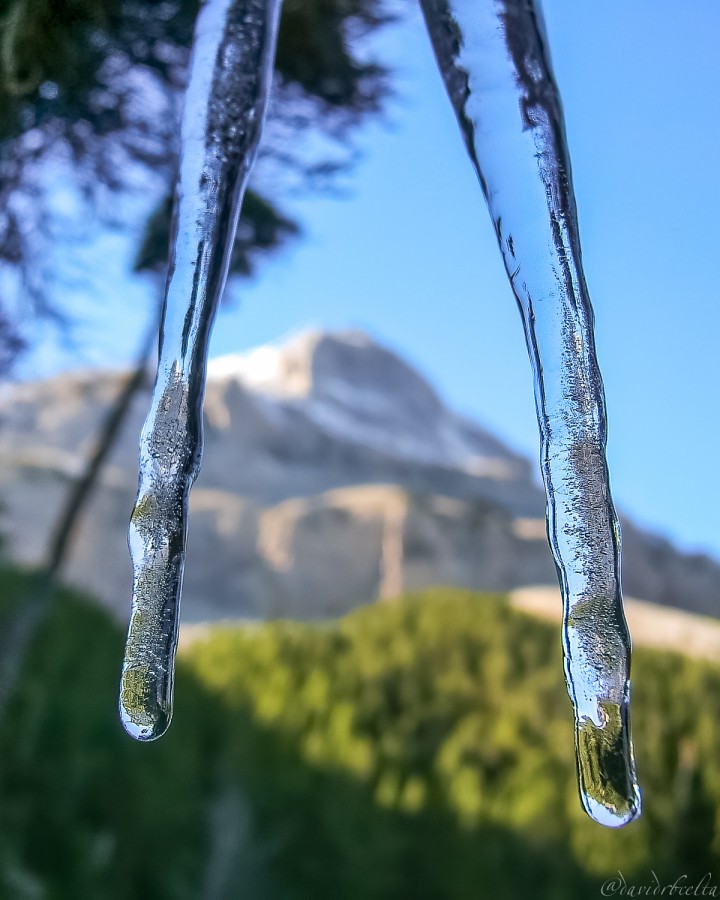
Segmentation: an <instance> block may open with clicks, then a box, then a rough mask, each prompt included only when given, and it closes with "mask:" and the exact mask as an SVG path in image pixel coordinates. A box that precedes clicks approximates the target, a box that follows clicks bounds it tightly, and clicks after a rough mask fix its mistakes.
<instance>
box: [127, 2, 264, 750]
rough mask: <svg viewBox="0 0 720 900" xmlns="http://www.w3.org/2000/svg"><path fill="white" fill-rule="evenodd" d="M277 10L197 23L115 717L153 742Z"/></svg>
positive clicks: (171, 661)
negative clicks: (209, 364) (218, 318)
mask: <svg viewBox="0 0 720 900" xmlns="http://www.w3.org/2000/svg"><path fill="white" fill-rule="evenodd" d="M279 12H280V0H206V2H205V4H204V5H203V7H202V9H201V11H200V14H199V16H198V20H197V24H196V27H195V37H194V40H193V50H192V58H191V62H190V74H189V79H188V87H187V92H186V97H185V108H184V111H183V119H182V133H181V148H180V171H179V177H178V186H177V192H176V194H177V202H176V208H175V227H174V234H175V238H174V243H173V246H172V247H171V257H170V272H169V276H168V283H167V288H166V294H165V306H164V311H163V324H162V330H161V334H160V356H159V360H158V372H157V378H156V381H155V387H154V390H153V397H152V402H151V406H150V412H149V414H148V417H147V419H146V421H145V425H144V427H143V432H142V436H141V439H140V481H139V486H138V494H137V500H136V502H135V507H134V509H133V513H132V518H131V522H130V531H129V536H128V543H129V546H130V555H131V557H132V562H133V601H132V612H131V618H130V627H129V630H128V639H127V646H126V651H125V659H124V662H123V672H122V679H121V685H120V718H121V720H122V723H123V725H124V727H125V730H126V731H127V732H128V734H130V735H131V736H132V737H134V738H137V739H138V740H142V741H147V740H153V739H155V738H157V737H160V736H161V735H162V734H163V733H164V732H165V730H166V729H167V727H168V725H169V724H170V719H171V716H172V699H173V671H174V665H175V652H176V648H177V636H178V613H179V603H180V592H181V589H182V577H183V566H184V563H185V544H186V537H187V506H188V495H189V492H190V487H191V485H192V482H193V481H194V479H195V476H196V475H197V472H198V469H199V466H200V458H201V455H202V402H203V395H204V391H205V366H206V360H207V348H208V340H209V337H210V331H211V328H212V324H213V321H214V318H215V312H216V310H217V306H218V303H219V300H220V296H221V294H222V291H223V288H224V286H225V281H226V278H227V270H228V265H229V261H230V254H231V251H232V245H233V239H234V237H235V231H236V229H237V222H238V215H239V212H240V204H241V201H242V196H243V193H244V190H245V186H246V183H247V178H248V175H249V172H250V168H251V166H252V163H253V160H254V157H255V152H256V150H257V144H258V139H259V136H260V126H261V124H262V121H263V119H264V115H265V109H266V107H267V97H268V90H269V86H270V80H271V75H272V68H273V58H274V53H275V44H276V39H277V23H278V17H279Z"/></svg>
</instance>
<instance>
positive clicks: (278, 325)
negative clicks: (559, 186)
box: [28, 0, 720, 556]
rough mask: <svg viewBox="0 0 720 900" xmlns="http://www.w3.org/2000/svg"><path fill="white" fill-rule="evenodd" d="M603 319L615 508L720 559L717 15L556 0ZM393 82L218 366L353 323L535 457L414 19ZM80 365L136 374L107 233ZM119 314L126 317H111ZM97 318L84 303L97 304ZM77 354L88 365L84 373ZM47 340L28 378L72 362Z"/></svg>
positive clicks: (394, 58) (136, 289)
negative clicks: (101, 296) (123, 366)
mask: <svg viewBox="0 0 720 900" xmlns="http://www.w3.org/2000/svg"><path fill="white" fill-rule="evenodd" d="M543 7H544V10H545V16H546V20H547V25H548V32H549V39H550V45H551V50H552V56H553V61H554V65H555V71H556V75H557V78H558V81H559V84H560V89H561V93H562V96H563V100H564V106H565V113H566V122H567V131H568V139H569V144H570V152H571V157H572V161H573V171H574V176H575V187H576V193H577V198H578V207H579V212H580V229H581V235H582V240H583V250H584V259H585V267H586V274H587V278H588V283H589V287H590V293H591V296H592V299H593V304H594V306H595V312H596V334H597V344H598V354H599V359H600V365H601V369H602V372H603V376H604V380H605V388H606V395H607V401H608V413H609V447H608V456H609V461H610V466H611V479H612V484H613V489H614V494H615V499H616V502H617V504H618V506H619V507H620V509H621V510H624V511H626V512H627V513H628V514H629V515H631V516H632V517H633V518H634V519H635V520H636V521H638V522H639V523H640V524H643V525H646V526H650V527H652V528H653V529H654V530H657V531H659V532H661V533H664V534H666V535H667V536H669V537H671V538H673V539H674V540H676V541H677V542H679V543H680V544H681V546H683V547H685V548H688V549H695V548H698V549H703V548H704V549H708V550H711V551H712V552H714V553H715V554H716V555H719V556H720V525H718V507H719V506H720V477H719V476H718V472H717V467H716V462H715V460H716V455H717V447H718V445H719V444H720V424H719V422H718V419H719V417H718V412H717V410H718V403H717V400H716V395H717V392H718V388H719V387H720V362H719V361H718V360H719V359H720V352H718V346H717V345H718V335H720V287H719V282H718V277H717V274H716V268H717V264H716V260H717V256H718V246H720V225H719V217H718V214H717V206H718V201H720V166H718V153H719V151H720V125H719V124H718V114H717V106H718V104H717V98H716V95H717V92H718V89H720V55H719V54H718V53H717V34H718V33H719V30H720V4H718V3H717V0H692V2H691V3H689V4H686V5H684V6H683V7H682V8H681V7H680V6H679V5H678V4H677V2H675V3H672V4H671V3H670V2H667V0H655V2H653V4H652V9H650V5H649V4H646V3H641V2H639V0H607V2H605V3H604V4H590V3H589V2H587V0H574V2H572V3H571V2H569V0H545V2H544V4H543ZM378 47H379V50H380V52H381V53H382V55H383V57H384V58H385V59H386V60H387V61H388V62H389V63H390V64H391V65H393V66H394V67H395V68H396V70H397V77H396V80H395V84H396V90H397V94H398V96H397V98H396V99H395V100H394V101H393V102H392V103H391V104H390V106H389V109H388V114H387V116H386V121H385V123H384V124H383V123H376V124H373V125H371V126H369V127H367V128H365V129H364V130H363V132H362V133H361V135H359V140H358V143H359V145H360V148H361V150H362V151H363V158H362V159H361V161H360V163H359V164H358V166H357V168H356V170H355V171H354V173H353V176H352V178H351V179H350V181H349V183H350V185H351V192H350V194H349V196H345V197H341V198H338V197H320V198H318V197H310V196H307V197H295V198H292V199H291V200H290V201H288V204H287V205H288V208H289V209H290V210H291V211H292V212H294V213H295V214H296V215H297V216H298V217H299V218H300V219H301V221H302V222H303V225H304V236H303V238H302V240H300V241H297V242H296V243H295V245H294V246H293V247H292V248H291V249H290V251H289V252H287V253H285V254H284V255H282V256H278V257H277V258H276V259H274V260H273V261H268V262H267V263H266V264H265V265H264V266H263V267H262V270H261V272H260V275H259V277H258V278H256V279H255V280H253V281H252V282H250V283H243V284H241V285H237V286H235V287H234V288H233V289H232V293H233V296H234V297H235V298H236V300H237V302H236V303H235V305H234V306H233V307H232V308H231V309H229V310H227V311H224V312H223V313H222V314H221V316H220V318H219V320H218V323H217V325H216V329H215V334H214V337H213V344H212V351H213V354H214V355H217V354H221V353H228V352H233V351H238V350H242V349H245V348H248V347H252V346H255V345H257V344H258V343H263V342H266V341H271V340H276V339H277V338H279V337H280V336H281V335H283V334H285V333H287V332H289V331H292V330H296V329H298V328H300V327H303V326H305V325H315V326H326V327H345V326H352V327H360V328H364V329H366V330H368V331H370V332H371V333H372V334H373V335H375V336H376V337H377V338H378V339H380V340H382V341H383V342H385V343H387V344H388V345H390V346H391V347H393V348H395V349H397V350H398V351H400V352H401V353H403V354H404V355H405V356H407V357H408V358H409V359H410V360H411V361H412V362H413V363H415V364H416V365H417V366H418V367H419V368H420V369H421V370H422V371H423V372H424V373H425V374H426V375H427V376H428V377H429V378H430V379H431V380H432V382H433V383H434V384H435V385H436V386H437V387H438V389H439V390H440V392H441V393H442V394H443V396H444V397H445V398H446V399H447V400H448V401H449V402H450V403H451V404H452V405H453V406H454V407H456V408H458V409H460V410H461V411H463V412H465V413H467V414H469V415H471V416H473V417H474V418H477V419H479V420H480V421H481V422H483V423H484V424H485V425H487V426H488V427H490V428H491V429H493V430H495V431H496V432H497V433H498V434H499V435H500V436H501V437H503V438H505V439H506V440H507V441H508V442H509V443H510V444H511V445H512V446H513V447H515V448H517V449H519V450H521V451H523V452H525V453H526V454H528V455H529V456H531V457H532V458H534V459H536V458H537V455H538V438H537V428H536V423H535V413H534V406H533V393H532V382H531V375H530V367H529V363H528V361H527V355H526V352H525V346H524V340H523V335H522V328H521V324H520V318H519V315H518V313H517V309H516V307H515V302H514V299H513V297H512V294H511V292H510V289H509V287H508V284H507V281H506V278H505V273H504V270H503V267H502V264H501V260H500V254H499V252H498V250H497V246H496V243H495V237H494V234H493V231H492V228H491V225H490V219H489V216H488V214H487V210H486V208H485V205H484V201H483V197H482V194H481V192H480V189H479V186H478V185H477V182H476V179H475V175H474V173H473V171H472V169H471V167H470V164H469V162H468V161H467V158H466V156H465V151H464V148H463V145H462V142H461V140H460V136H459V132H458V129H457V125H456V123H455V120H454V118H453V115H452V113H451V110H450V106H449V103H448V101H447V99H446V97H445V94H444V91H443V88H442V85H441V82H440V78H439V76H438V74H437V71H436V68H435V63H434V60H433V58H432V54H431V51H430V47H429V43H428V40H427V38H426V36H425V34H424V30H423V26H422V22H421V19H420V16H419V14H417V15H414V16H413V17H412V18H411V20H410V21H409V22H405V23H403V24H402V25H401V26H398V27H393V28H391V29H388V30H387V31H386V33H385V34H384V35H383V36H382V38H381V39H380V40H379V41H378ZM93 252H94V253H95V254H96V256H97V257H98V258H99V257H100V256H102V257H103V268H102V275H101V276H100V275H97V274H96V276H94V277H95V278H96V280H98V281H99V282H101V284H100V287H101V289H102V291H103V292H104V293H105V294H106V295H107V297H108V300H107V302H106V303H105V304H103V307H104V308H102V309H99V308H98V305H97V304H96V303H95V302H94V301H93V300H92V299H90V298H89V297H88V299H87V300H86V301H83V299H82V298H78V300H77V301H76V304H77V306H76V308H78V309H80V310H81V311H82V310H83V309H84V310H85V312H86V316H85V322H84V324H83V326H82V328H81V329H80V330H79V331H78V333H77V341H78V346H79V349H80V358H82V359H84V360H85V361H87V362H99V361H101V360H102V361H109V362H113V363H116V362H121V361H122V359H123V358H127V357H128V356H129V355H130V354H131V352H132V350H133V347H134V345H135V343H136V342H137V340H138V337H139V333H140V330H141V325H140V323H139V321H138V317H137V316H135V318H133V316H132V311H133V310H138V309H142V308H143V305H144V297H145V295H146V292H147V287H144V286H142V285H140V284H131V283H130V282H129V280H128V279H127V278H126V277H125V274H124V272H125V271H126V264H127V260H128V254H129V252H130V250H129V248H128V246H127V244H126V243H123V241H122V239H121V237H120V236H117V235H116V236H112V235H108V236H105V237H104V238H103V239H102V240H101V241H100V242H99V243H98V244H97V245H95V247H94V250H93ZM119 297H122V302H121V303H118V302H113V301H115V300H117V299H118V298H119ZM83 303H84V304H85V305H84V306H83ZM77 358H78V357H77V355H76V356H75V360H76V361H77ZM69 361H70V356H69V355H65V354H63V352H61V351H58V350H57V349H56V348H54V347H53V345H52V344H51V343H50V342H47V343H44V344H42V345H41V347H40V348H39V351H38V352H37V353H36V354H35V355H34V356H33V357H32V359H31V360H29V362H28V365H29V367H30V368H31V369H32V370H33V371H35V372H39V371H42V372H50V371H53V370H56V369H58V368H66V367H68V365H69Z"/></svg>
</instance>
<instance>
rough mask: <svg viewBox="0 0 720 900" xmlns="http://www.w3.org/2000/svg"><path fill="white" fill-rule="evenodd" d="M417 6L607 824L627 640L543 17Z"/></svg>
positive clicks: (512, 2)
mask: <svg viewBox="0 0 720 900" xmlns="http://www.w3.org/2000/svg"><path fill="white" fill-rule="evenodd" d="M422 5H423V11H424V13H425V19H426V22H427V25H428V30H429V32H430V37H431V40H432V43H433V47H434V50H435V54H436V56H437V59H438V63H439V66H440V70H441V73H442V76H443V78H444V80H445V84H446V87H447V90H448V93H449V95H450V99H451V102H452V104H453V106H454V108H455V112H456V114H457V118H458V121H459V123H460V127H461V130H462V132H463V135H464V138H465V141H466V144H467V149H468V152H469V154H470V157H471V160H472V162H473V165H474V166H475V168H476V170H477V173H478V176H479V178H480V182H481V185H482V188H483V191H484V193H485V197H486V199H487V202H488V206H489V208H490V214H491V216H492V219H493V222H494V225H495V230H496V233H497V238H498V241H499V244H500V249H501V251H502V254H503V258H504V261H505V267H506V269H507V272H508V277H509V279H510V283H511V285H512V289H513V292H514V293H515V297H516V298H517V301H518V304H519V306H520V310H521V313H522V318H523V324H524V328H525V337H526V341H527V346H528V351H529V354H530V359H531V363H532V368H533V372H534V376H535V399H536V407H537V415H538V422H539V426H540V433H541V446H542V449H541V459H542V470H543V478H544V481H545V488H546V491H547V501H548V502H547V520H548V536H549V540H550V545H551V548H552V552H553V555H554V557H555V563H556V566H557V569H558V576H559V580H560V586H561V589H562V595H563V608H564V625H563V646H564V651H565V674H566V680H567V685H568V691H569V694H570V698H571V700H572V703H573V706H574V711H575V740H576V750H577V764H578V778H579V788H580V795H581V799H582V803H583V806H584V808H585V810H586V811H587V813H588V814H589V815H590V816H591V817H592V818H593V819H595V820H596V821H598V822H600V823H601V824H603V825H608V826H611V827H617V826H620V825H625V824H626V823H628V822H630V821H631V820H632V819H634V818H635V817H636V816H637V815H638V814H639V812H640V793H639V790H638V787H637V783H636V778H635V764H634V760H633V752H632V743H631V739H630V725H629V674H630V637H629V634H628V629H627V624H626V622H625V616H624V613H623V607H622V595H621V587H620V531H619V526H618V521H617V517H616V514H615V510H614V508H613V503H612V498H611V496H610V488H609V482H608V472H607V463H606V460H605V442H606V422H605V399H604V393H603V385H602V380H601V377H600V372H599V370H598V365H597V360H596V357H595V345H594V337H593V313H592V307H591V305H590V300H589V297H588V292H587V287H586V284H585V277H584V275H583V270H582V263H581V254H580V240H579V236H578V225H577V212H576V207H575V198H574V195H573V188H572V181H571V174H570V162H569V156H568V152H567V147H566V142H565V134H564V123H563V116H562V110H561V106H560V98H559V94H558V91H557V87H556V85H555V80H554V77H553V74H552V70H551V66H550V60H549V56H548V48H547V41H546V37H545V31H544V26H543V21H542V17H541V13H540V10H539V8H538V7H537V6H536V4H535V3H533V2H532V0H422Z"/></svg>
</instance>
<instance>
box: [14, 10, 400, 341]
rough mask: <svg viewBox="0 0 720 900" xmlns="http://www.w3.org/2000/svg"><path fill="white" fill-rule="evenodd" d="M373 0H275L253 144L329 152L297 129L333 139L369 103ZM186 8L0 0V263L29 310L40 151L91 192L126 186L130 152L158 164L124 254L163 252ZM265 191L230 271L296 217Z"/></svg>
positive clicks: (290, 158) (278, 152)
mask: <svg viewBox="0 0 720 900" xmlns="http://www.w3.org/2000/svg"><path fill="white" fill-rule="evenodd" d="M383 3H384V0H286V2H285V3H284V8H283V13H282V20H281V26H280V35H279V43H278V52H277V59H276V78H275V84H274V91H273V102H272V104H271V109H270V113H269V119H268V128H267V129H266V135H267V138H266V140H264V143H263V147H262V148H261V156H262V155H263V154H264V156H265V158H266V159H267V158H268V157H271V158H275V159H276V160H277V161H278V163H279V164H281V165H282V166H283V167H284V169H285V170H286V171H287V170H288V169H291V170H293V171H294V172H295V174H296V175H299V176H300V177H301V178H303V179H305V180H307V179H310V178H311V177H312V175H313V174H317V173H323V172H325V171H326V170H327V169H328V168H332V163H331V162H329V161H328V159H327V158H325V159H322V158H320V159H319V158H317V151H315V156H313V155H312V153H311V154H310V156H308V154H305V155H304V156H303V154H302V151H301V150H300V149H299V147H300V144H301V141H300V140H299V137H300V135H301V133H302V132H307V131H308V130H310V131H314V133H316V134H317V133H319V134H322V135H324V136H326V137H327V136H330V137H332V138H334V139H337V140H340V141H342V140H344V139H345V137H346V134H347V129H348V126H350V125H353V124H356V123H357V122H359V121H360V120H361V119H362V118H363V117H364V116H366V115H368V114H371V113H374V112H377V111H378V110H379V108H380V103H381V101H382V98H383V97H384V95H385V94H386V91H387V73H386V71H385V70H384V69H383V67H382V66H380V65H379V64H378V63H377V62H375V61H373V60H368V59H366V58H364V56H363V55H362V53H361V48H360V42H359V38H361V37H362V36H363V35H365V34H366V33H368V32H369V31H371V30H372V29H374V28H377V27H378V26H380V25H381V24H383V23H384V22H386V21H388V19H389V18H390V17H389V15H388V13H387V12H386V10H385V8H384V6H383ZM198 8H199V3H198V0H163V2H154V0H0V28H1V31H0V209H1V210H2V214H1V215H0V263H4V264H5V265H9V266H12V267H13V268H14V269H15V270H16V271H18V272H19V273H20V274H21V276H22V278H23V284H24V288H25V290H26V291H27V293H28V295H29V296H30V297H31V298H32V299H33V300H34V302H35V308H36V310H38V311H43V310H44V311H48V310H49V309H50V304H49V303H48V297H47V290H46V284H45V282H44V279H43V275H42V267H40V266H38V265H37V260H38V258H39V257H41V256H42V253H43V249H42V248H43V240H44V239H48V232H47V218H48V210H47V205H48V204H47V195H46V183H45V182H44V181H43V167H44V165H45V164H46V163H47V162H48V161H52V160H59V161H60V162H62V163H68V162H69V163H70V164H71V165H72V167H73V171H74V172H75V174H76V175H77V183H78V185H79V187H80V188H81V189H82V191H83V194H84V196H85V197H86V198H87V199H88V200H94V201H97V200H98V198H101V197H103V196H107V192H108V191H110V192H116V191H122V190H123V189H124V188H126V187H127V185H128V183H129V182H130V181H131V177H132V175H133V173H137V171H138V166H144V167H147V168H149V169H151V170H153V171H156V172H159V173H161V174H162V176H163V177H164V178H165V179H166V181H167V184H168V189H167V196H166V197H165V198H164V199H163V200H162V201H161V202H160V204H159V206H158V208H157V210H156V212H155V214H154V216H153V217H152V220H151V221H150V223H149V224H148V230H147V233H146V235H145V240H144V242H141V243H142V248H141V251H140V254H139V256H138V260H137V266H138V267H140V268H142V267H150V268H157V267H159V266H161V264H162V263H163V262H164V260H165V254H166V252H167V234H168V221H169V210H170V206H171V204H170V199H169V198H170V196H171V184H172V179H173V176H174V173H175V169H176V160H177V152H178V117H179V110H180V107H181V102H182V92H183V88H184V83H185V77H186V68H187V62H188V55H189V48H190V44H191V40H192V32H193V26H194V22H195V18H196V16H197V12H198ZM268 132H269V134H268ZM273 135H275V137H274V138H273ZM289 135H290V136H294V138H293V140H291V141H289V140H288V136H289ZM320 143H321V142H315V144H316V145H317V144H320ZM276 203H277V197H276V195H275V192H273V194H272V196H262V195H261V194H259V193H258V192H257V189H256V191H251V192H250V194H249V196H248V201H247V203H246V205H245V209H244V213H243V227H242V228H241V229H240V235H239V246H238V248H237V250H236V253H235V257H234V268H233V271H235V272H236V273H240V274H243V273H248V272H249V271H250V269H251V265H252V263H251V260H252V257H253V254H254V252H255V251H256V250H258V249H268V248H271V247H274V246H276V245H277V244H278V243H279V242H280V241H281V239H282V238H283V237H284V236H286V235H288V234H291V233H293V232H294V231H296V230H297V226H296V225H295V224H294V223H292V222H290V221H288V219H287V218H286V217H285V216H283V215H282V214H281V213H280V212H278V211H277V209H276ZM2 331H3V332H7V333H8V337H9V330H8V328H4V329H2Z"/></svg>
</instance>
